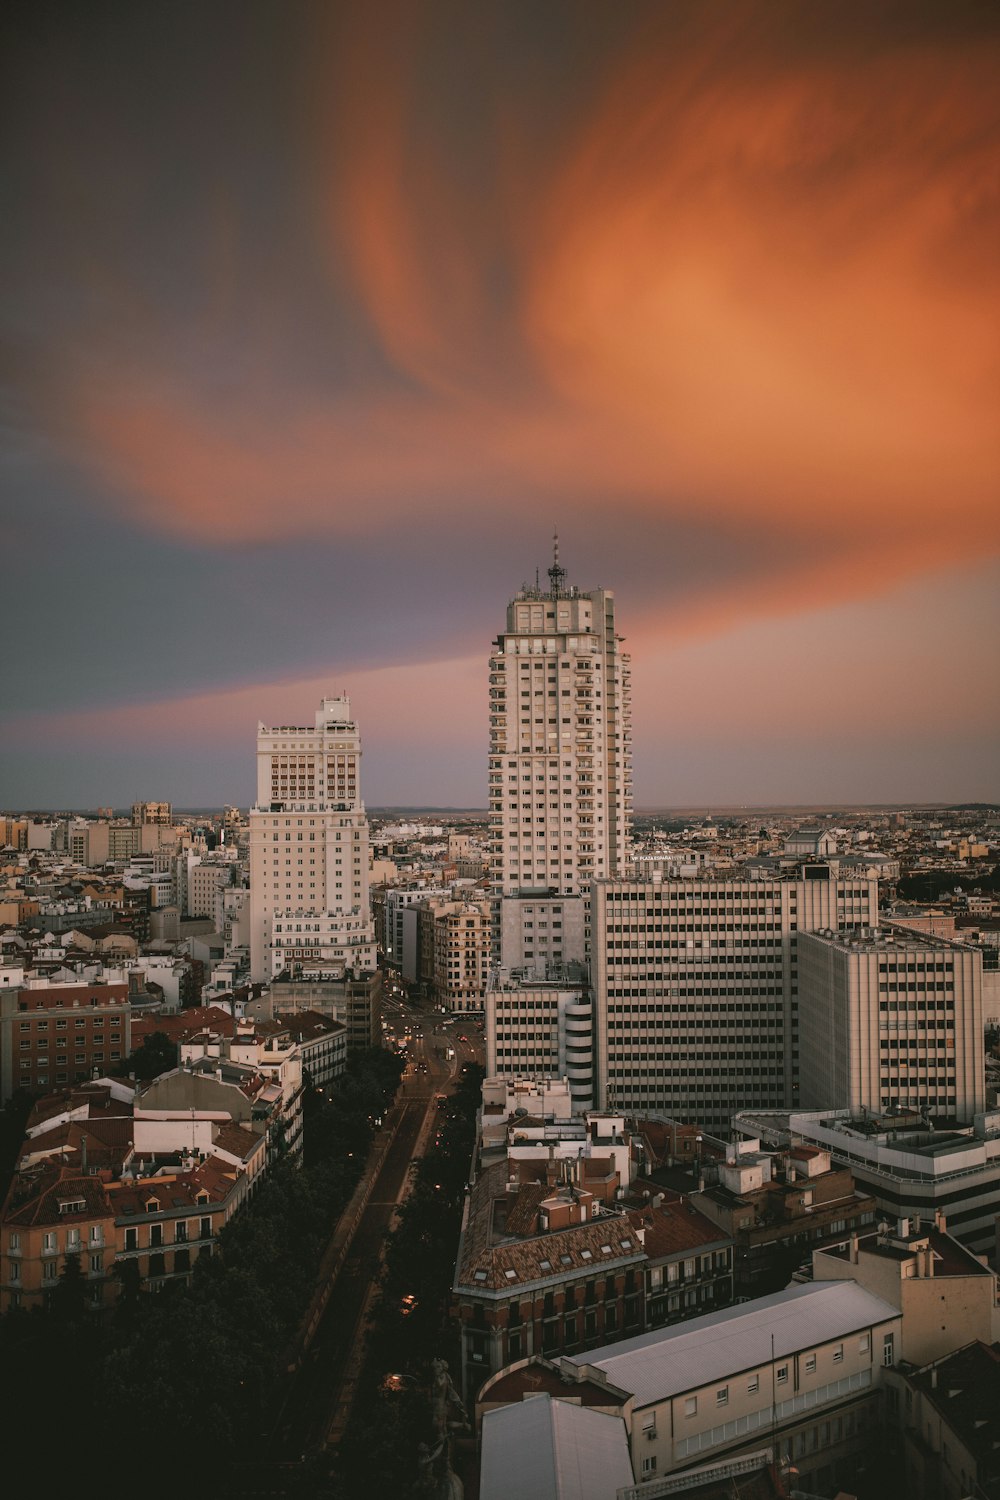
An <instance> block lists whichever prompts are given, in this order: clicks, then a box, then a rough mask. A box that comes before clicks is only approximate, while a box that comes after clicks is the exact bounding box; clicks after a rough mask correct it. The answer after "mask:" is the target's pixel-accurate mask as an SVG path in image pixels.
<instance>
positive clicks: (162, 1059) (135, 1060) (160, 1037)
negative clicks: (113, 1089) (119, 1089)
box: [114, 1031, 177, 1082]
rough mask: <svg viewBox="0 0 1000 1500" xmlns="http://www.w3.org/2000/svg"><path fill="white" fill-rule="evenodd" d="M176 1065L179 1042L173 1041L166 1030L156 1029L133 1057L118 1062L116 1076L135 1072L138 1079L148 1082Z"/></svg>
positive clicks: (120, 1076)
mask: <svg viewBox="0 0 1000 1500" xmlns="http://www.w3.org/2000/svg"><path fill="white" fill-rule="evenodd" d="M176 1066H177V1043H176V1042H172V1041H171V1040H170V1038H169V1037H168V1036H167V1035H166V1033H165V1032H162V1031H154V1032H153V1033H152V1035H151V1036H147V1037H146V1038H144V1040H143V1044H142V1046H141V1047H137V1048H136V1050H135V1051H134V1052H133V1053H132V1056H131V1057H128V1058H126V1059H125V1060H124V1062H121V1063H119V1064H118V1066H117V1068H115V1069H114V1076H115V1077H118V1078H126V1077H128V1076H129V1075H130V1074H134V1076H135V1077H136V1078H137V1079H140V1080H142V1081H143V1082H147V1081H148V1080H149V1079H150V1078H158V1077H159V1076H160V1074H161V1073H169V1072H170V1070H171V1068H176Z"/></svg>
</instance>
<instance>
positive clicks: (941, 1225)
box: [934, 1208, 948, 1234]
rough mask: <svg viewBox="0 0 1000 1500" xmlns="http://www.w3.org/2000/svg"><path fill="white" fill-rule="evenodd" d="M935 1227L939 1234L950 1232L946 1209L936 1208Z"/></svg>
mask: <svg viewBox="0 0 1000 1500" xmlns="http://www.w3.org/2000/svg"><path fill="white" fill-rule="evenodd" d="M934 1228H935V1229H936V1230H937V1232H938V1234H947V1233H948V1220H947V1218H946V1217H945V1211H944V1209H943V1208H936V1209H935V1210H934Z"/></svg>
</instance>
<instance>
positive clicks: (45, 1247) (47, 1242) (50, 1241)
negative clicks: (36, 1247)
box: [42, 1232, 57, 1255]
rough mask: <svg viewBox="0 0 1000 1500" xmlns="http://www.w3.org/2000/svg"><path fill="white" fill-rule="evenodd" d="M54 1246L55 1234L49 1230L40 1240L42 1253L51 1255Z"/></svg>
mask: <svg viewBox="0 0 1000 1500" xmlns="http://www.w3.org/2000/svg"><path fill="white" fill-rule="evenodd" d="M56 1248H57V1247H56V1237H55V1235H54V1234H53V1233H51V1232H49V1233H47V1234H46V1235H45V1237H44V1238H43V1240H42V1254H43V1255H51V1254H52V1253H53V1251H54V1250H55V1249H56Z"/></svg>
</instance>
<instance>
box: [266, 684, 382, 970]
mask: <svg viewBox="0 0 1000 1500" xmlns="http://www.w3.org/2000/svg"><path fill="white" fill-rule="evenodd" d="M360 763H361V738H360V735H359V734H358V728H357V725H356V724H355V723H354V721H353V719H352V718H351V704H350V700H349V699H348V698H346V697H342V698H324V699H323V701H322V702H321V703H320V706H319V709H318V710H317V713H316V721H315V726H314V727H313V728H303V727H296V726H290V725H285V724H283V725H281V726H279V727H276V728H270V729H269V728H267V727H266V726H265V725H263V724H259V725H258V726H257V804H256V806H255V807H253V808H252V809H251V812H250V973H251V978H252V979H253V980H255V981H267V980H270V979H272V978H273V977H274V976H275V975H277V974H280V973H282V972H284V971H286V970H288V971H290V972H291V973H292V974H302V975H313V976H319V975H322V976H329V977H331V978H340V977H342V976H343V975H345V974H347V973H348V972H353V973H355V974H361V973H367V972H371V971H372V970H374V969H375V966H376V956H375V934H374V928H373V926H372V919H371V912H370V910H369V903H368V865H369V860H368V819H367V817H366V815H365V806H364V803H363V802H362V800H361V777H360Z"/></svg>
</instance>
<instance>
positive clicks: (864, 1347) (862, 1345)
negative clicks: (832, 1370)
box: [858, 1333, 872, 1354]
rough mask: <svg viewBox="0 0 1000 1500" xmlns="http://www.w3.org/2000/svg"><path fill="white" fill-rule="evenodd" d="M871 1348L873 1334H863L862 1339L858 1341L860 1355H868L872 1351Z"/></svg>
mask: <svg viewBox="0 0 1000 1500" xmlns="http://www.w3.org/2000/svg"><path fill="white" fill-rule="evenodd" d="M871 1347H872V1336H871V1334H870V1333H863V1334H862V1335H861V1337H860V1338H859V1339H858V1353H859V1354H868V1353H869V1352H870V1351H871Z"/></svg>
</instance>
